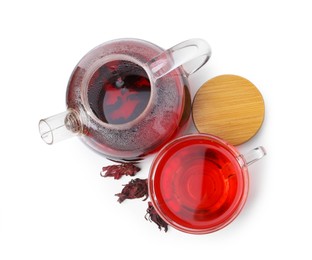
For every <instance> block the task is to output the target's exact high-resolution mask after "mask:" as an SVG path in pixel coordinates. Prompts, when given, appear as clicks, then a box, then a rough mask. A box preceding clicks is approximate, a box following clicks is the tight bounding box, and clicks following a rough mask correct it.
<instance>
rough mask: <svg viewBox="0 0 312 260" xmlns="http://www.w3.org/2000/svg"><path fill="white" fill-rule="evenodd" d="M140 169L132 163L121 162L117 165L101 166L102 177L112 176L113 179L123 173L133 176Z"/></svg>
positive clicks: (116, 178)
mask: <svg viewBox="0 0 312 260" xmlns="http://www.w3.org/2000/svg"><path fill="white" fill-rule="evenodd" d="M140 170H141V169H140V168H139V167H137V166H136V165H135V164H134V163H122V164H119V165H109V166H106V167H103V168H102V171H101V176H102V177H114V179H115V180H119V179H120V178H121V177H122V176H123V175H126V176H134V175H135V174H136V173H137V172H139V171H140Z"/></svg>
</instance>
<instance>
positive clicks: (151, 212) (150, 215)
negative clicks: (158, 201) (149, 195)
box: [145, 202, 168, 232]
mask: <svg viewBox="0 0 312 260" xmlns="http://www.w3.org/2000/svg"><path fill="white" fill-rule="evenodd" d="M146 212H147V213H146V215H145V219H146V220H149V221H151V222H152V221H153V222H154V223H156V224H157V226H158V228H159V229H160V230H161V228H164V230H165V232H167V231H168V224H167V223H166V222H165V221H164V220H163V219H162V218H161V217H160V216H159V215H158V213H157V212H156V210H155V208H154V206H153V205H152V203H151V202H148V208H147V210H146Z"/></svg>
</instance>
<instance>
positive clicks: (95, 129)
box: [39, 39, 211, 160]
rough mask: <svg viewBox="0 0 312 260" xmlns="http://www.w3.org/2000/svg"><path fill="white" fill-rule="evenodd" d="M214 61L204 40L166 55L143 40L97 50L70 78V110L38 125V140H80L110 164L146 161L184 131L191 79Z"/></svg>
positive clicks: (117, 42) (109, 44)
mask: <svg viewBox="0 0 312 260" xmlns="http://www.w3.org/2000/svg"><path fill="white" fill-rule="evenodd" d="M210 55H211V51H210V47H209V45H208V44H207V43H206V42H205V41H204V40H201V39H191V40H188V41H185V42H182V43H180V44H178V45H176V46H174V47H172V48H170V49H168V50H166V51H165V50H163V49H162V48H160V47H158V46H156V45H154V44H152V43H149V42H147V41H143V40H139V39H118V40H113V41H110V42H106V43H104V44H102V45H99V46H97V47H96V48H94V49H93V50H91V51H90V52H89V53H87V54H86V55H85V56H84V57H83V58H82V59H81V60H80V61H79V63H78V64H77V66H76V67H75V69H74V71H73V73H72V75H71V78H70V80H69V83H68V87H67V93H66V104H67V110H66V111H65V112H63V113H60V114H57V115H55V116H52V117H49V118H46V119H42V120H40V122H39V131H40V135H41V137H42V139H43V140H44V141H45V142H46V143H47V144H53V143H55V142H57V141H60V140H63V139H66V138H68V137H71V136H74V135H78V136H79V137H80V138H81V139H82V141H83V142H84V143H85V144H87V145H88V146H89V147H91V148H93V149H94V150H96V151H98V152H100V153H102V154H104V155H105V156H106V157H107V158H112V159H117V160H137V159H139V158H142V157H144V156H145V155H147V154H149V153H152V152H154V151H155V150H157V149H159V148H161V147H162V146H163V145H164V144H165V143H167V142H168V141H169V140H171V139H172V138H174V137H175V136H176V135H177V133H179V132H181V130H182V129H183V126H185V125H186V122H187V121H188V118H189V116H190V107H191V99H190V95H189V91H188V87H189V84H188V80H187V78H188V76H189V75H190V74H192V73H194V72H195V71H197V70H198V69H200V68H201V67H202V66H203V65H204V64H205V63H206V62H207V61H208V59H209V57H210Z"/></svg>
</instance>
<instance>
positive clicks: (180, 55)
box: [146, 39, 211, 80]
mask: <svg viewBox="0 0 312 260" xmlns="http://www.w3.org/2000/svg"><path fill="white" fill-rule="evenodd" d="M210 56H211V49H210V46H209V44H208V43H207V42H206V41H204V40H202V39H190V40H187V41H185V42H181V43H179V44H177V45H175V46H173V47H172V48H170V49H168V50H166V51H164V52H162V53H161V54H159V55H157V56H156V57H154V58H153V59H151V60H150V61H149V62H147V63H146V65H147V67H148V68H149V69H150V71H151V73H152V76H153V78H154V80H157V79H159V78H161V77H163V76H165V75H166V74H168V73H169V72H171V71H173V70H174V69H176V68H178V67H179V66H181V65H183V69H184V71H185V73H186V74H187V76H188V75H190V74H192V73H194V72H195V71H197V70H199V69H200V68H201V67H202V66H203V65H205V64H206V62H207V61H208V60H209V58H210Z"/></svg>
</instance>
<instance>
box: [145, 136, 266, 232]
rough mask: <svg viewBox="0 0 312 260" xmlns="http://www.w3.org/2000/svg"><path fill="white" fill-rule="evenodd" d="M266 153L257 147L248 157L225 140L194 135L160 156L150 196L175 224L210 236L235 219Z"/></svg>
mask: <svg viewBox="0 0 312 260" xmlns="http://www.w3.org/2000/svg"><path fill="white" fill-rule="evenodd" d="M265 154H266V152H265V150H264V148H263V147H261V146H260V147H257V148H255V149H253V150H252V151H250V152H249V153H247V154H245V155H242V154H240V153H239V152H238V151H237V150H236V148H235V147H233V146H232V145H230V144H228V143H227V142H225V141H224V140H222V139H220V138H218V137H216V136H213V135H208V134H191V135H187V136H183V137H180V138H177V139H175V140H173V141H171V142H170V143H169V144H167V145H166V146H164V147H163V148H162V149H161V151H160V152H159V153H158V154H157V156H156V157H155V159H154V161H153V163H152V166H151V169H150V175H149V180H148V184H149V194H150V198H151V201H152V204H153V206H154V207H155V209H156V211H157V213H158V214H159V215H160V216H161V218H163V219H164V221H166V222H167V223H168V224H169V225H171V226H172V227H174V228H176V229H178V230H180V231H183V232H187V233H192V234H206V233H210V232H214V231H217V230H219V229H221V228H223V227H225V226H226V225H228V224H229V223H230V222H232V221H233V220H234V219H235V218H236V217H237V215H238V214H239V213H240V211H241V210H242V208H243V206H244V204H245V202H246V199H247V194H248V189H249V180H248V166H249V165H250V164H252V163H254V162H256V161H258V160H259V159H261V158H262V157H263V156H264V155H265Z"/></svg>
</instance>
